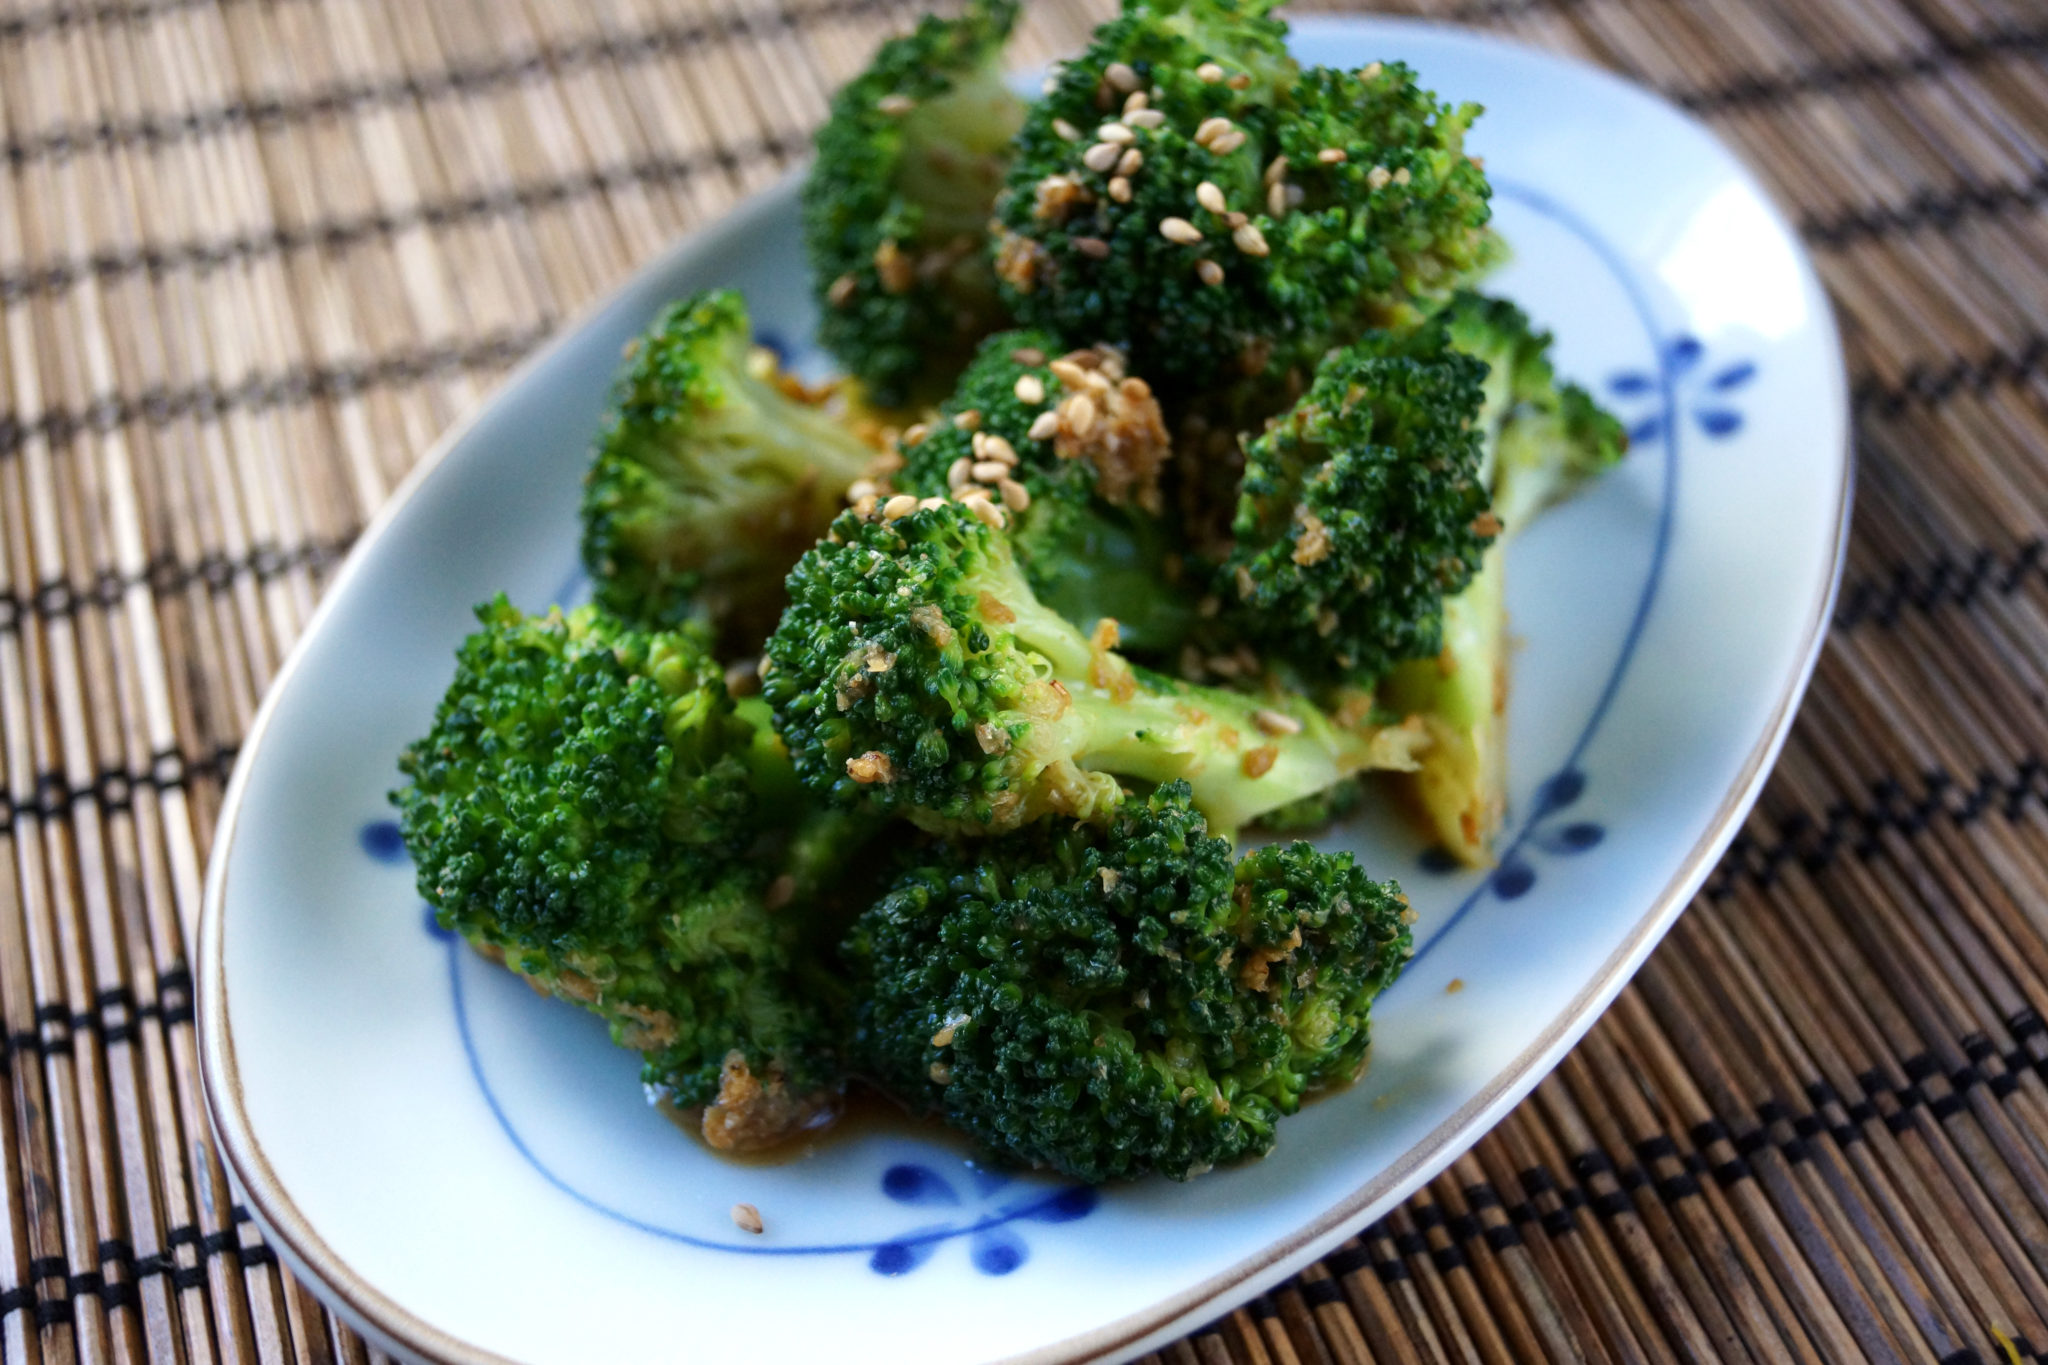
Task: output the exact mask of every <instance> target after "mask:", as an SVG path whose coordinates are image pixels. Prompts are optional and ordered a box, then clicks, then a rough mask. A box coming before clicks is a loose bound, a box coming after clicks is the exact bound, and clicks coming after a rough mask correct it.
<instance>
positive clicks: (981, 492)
mask: <svg viewBox="0 0 2048 1365" xmlns="http://www.w3.org/2000/svg"><path fill="white" fill-rule="evenodd" d="M993 496H994V495H993V494H992V493H990V492H989V491H988V490H987V489H986V488H983V487H982V486H981V485H980V484H978V483H972V482H969V483H963V484H961V485H960V486H959V487H958V488H956V489H954V490H953V501H955V502H967V501H969V500H970V499H973V498H987V497H993Z"/></svg>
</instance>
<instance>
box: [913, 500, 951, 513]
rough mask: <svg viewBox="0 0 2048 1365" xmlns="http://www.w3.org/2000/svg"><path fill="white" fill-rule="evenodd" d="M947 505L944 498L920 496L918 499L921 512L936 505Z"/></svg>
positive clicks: (918, 508) (929, 509)
mask: <svg viewBox="0 0 2048 1365" xmlns="http://www.w3.org/2000/svg"><path fill="white" fill-rule="evenodd" d="M945 505H946V500H945V499H944V498H937V497H934V498H920V499H918V503H917V510H918V511H920V512H929V511H931V510H932V509H933V508H934V507H944V506H945Z"/></svg>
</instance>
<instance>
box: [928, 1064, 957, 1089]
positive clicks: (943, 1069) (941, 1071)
mask: <svg viewBox="0 0 2048 1365" xmlns="http://www.w3.org/2000/svg"><path fill="white" fill-rule="evenodd" d="M929 1074H930V1076H931V1078H932V1084H933V1085H951V1084H952V1083H953V1068H952V1067H950V1066H947V1065H946V1064H945V1063H944V1062H933V1063H932V1064H931V1067H930V1071H929Z"/></svg>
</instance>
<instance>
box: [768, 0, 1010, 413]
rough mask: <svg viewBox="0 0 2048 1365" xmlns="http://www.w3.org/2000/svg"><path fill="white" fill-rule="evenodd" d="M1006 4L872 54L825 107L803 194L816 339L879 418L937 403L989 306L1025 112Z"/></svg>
mask: <svg viewBox="0 0 2048 1365" xmlns="http://www.w3.org/2000/svg"><path fill="white" fill-rule="evenodd" d="M1016 19H1017V4H1016V0H970V3H969V4H968V5H967V7H966V8H965V9H964V10H963V11H962V12H961V14H960V17H959V18H957V19H953V20H942V19H937V18H929V17H928V18H926V19H924V20H923V21H922V22H921V23H920V24H919V25H918V27H917V29H916V31H915V32H913V33H911V34H909V35H907V36H905V37H902V38H897V39H893V40H891V41H890V42H887V43H884V44H883V45H882V48H881V50H880V51H879V52H877V53H876V54H875V58H874V60H873V62H871V63H870V64H869V66H868V69H867V70H866V71H864V72H862V73H861V74H860V75H859V76H857V77H855V78H854V79H853V80H851V81H849V82H848V83H847V84H846V85H845V86H844V87H842V88H841V89H840V91H839V93H838V94H837V95H836V96H835V97H834V98H833V101H832V113H831V116H830V117H829V118H828V119H827V120H826V122H825V125H824V127H822V128H821V129H819V131H818V139H817V148H818V159H817V162H816V163H815V165H814V166H813V167H812V169H811V173H810V177H809V179H807V180H806V181H805V182H804V198H803V220H804V243H805V248H806V250H807V252H808V254H809V256H810V261H811V270H812V274H813V277H814V279H815V282H816V286H817V291H818V303H819V309H820V313H821V316H820V318H819V322H818V339H819V341H820V342H822V343H823V345H824V346H825V348H826V349H827V350H829V351H830V352H832V354H833V355H835V356H837V357H838V358H839V361H840V363H841V364H843V365H844V366H845V367H846V368H847V370H848V372H849V373H851V374H852V375H853V376H854V377H855V378H857V379H858V380H860V382H861V383H862V384H863V385H864V386H865V388H866V390H867V396H868V397H869V398H870V399H872V400H873V401H874V402H876V403H879V404H881V405H883V406H885V407H895V406H902V405H908V404H912V403H915V402H931V401H935V400H936V399H937V398H938V397H939V396H940V395H941V394H942V393H943V392H944V390H945V384H946V382H947V381H948V380H949V379H951V377H952V376H953V375H955V374H957V373H958V372H959V369H960V365H961V363H962V361H964V359H965V357H966V353H967V351H968V350H969V348H971V347H972V346H973V344H974V342H975V341H976V340H977V339H979V338H980V337H981V336H982V334H983V333H985V332H988V331H989V330H991V329H992V328H994V327H996V326H998V325H1000V323H1001V320H1002V316H1003V314H1002V305H1001V302H1000V300H999V298H998V296H997V292H996V283H995V273H994V270H993V267H992V266H991V265H990V263H989V260H988V253H987V250H986V247H987V241H988V218H989V208H990V206H991V205H992V204H993V203H994V202H995V197H996V191H997V190H998V189H1000V188H1001V186H1002V183H1003V174H1004V170H1005V168H1006V167H1007V166H1008V164H1009V160H1010V156H1011V138H1012V136H1013V135H1014V134H1015V133H1016V131H1017V126H1018V124H1019V123H1020V122H1022V120H1023V117H1024V106H1023V103H1022V101H1020V100H1018V98H1017V97H1016V96H1015V95H1014V94H1012V93H1011V92H1010V89H1009V87H1008V85H1007V84H1006V83H1005V81H1004V79H1003V70H1002V53H1003V44H1004V42H1005V41H1006V40H1007V39H1008V37H1009V34H1010V29H1011V27H1012V26H1013V25H1014V24H1015V23H1016Z"/></svg>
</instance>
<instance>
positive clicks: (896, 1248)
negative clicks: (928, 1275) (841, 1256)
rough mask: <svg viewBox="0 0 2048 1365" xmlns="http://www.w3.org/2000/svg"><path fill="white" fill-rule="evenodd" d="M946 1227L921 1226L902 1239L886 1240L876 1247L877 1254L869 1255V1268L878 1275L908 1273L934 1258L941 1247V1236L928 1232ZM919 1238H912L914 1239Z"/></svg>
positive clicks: (941, 1230)
mask: <svg viewBox="0 0 2048 1365" xmlns="http://www.w3.org/2000/svg"><path fill="white" fill-rule="evenodd" d="M945 1231H946V1229H945V1228H920V1229H918V1230H917V1231H916V1232H907V1233H905V1234H904V1235H903V1237H902V1239H901V1240H899V1241H894V1242H884V1243H883V1244H882V1245H880V1246H878V1247H876V1248H875V1254H874V1255H872V1256H870V1257H868V1269H869V1270H872V1271H874V1272H875V1273H876V1274H877V1275H890V1276H895V1275H908V1274H909V1273H910V1272H911V1271H913V1270H915V1269H917V1268H918V1267H919V1266H921V1265H923V1264H924V1263H925V1262H926V1261H929V1260H930V1259H931V1258H932V1253H933V1252H935V1251H937V1250H938V1249H939V1242H940V1241H941V1240H942V1238H941V1237H939V1236H932V1235H927V1234H934V1233H941V1234H942V1233H944V1232H945ZM914 1238H915V1239H919V1240H912V1239H914Z"/></svg>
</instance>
